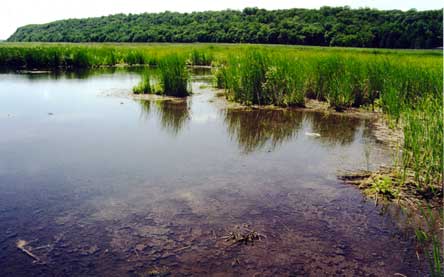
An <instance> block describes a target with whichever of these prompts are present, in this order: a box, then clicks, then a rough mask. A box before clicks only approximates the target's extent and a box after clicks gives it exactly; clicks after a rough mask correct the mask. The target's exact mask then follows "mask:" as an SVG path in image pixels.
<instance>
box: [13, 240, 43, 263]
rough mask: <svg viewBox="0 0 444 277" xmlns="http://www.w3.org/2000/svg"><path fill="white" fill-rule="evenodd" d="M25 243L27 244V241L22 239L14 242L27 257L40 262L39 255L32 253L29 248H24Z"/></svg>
mask: <svg viewBox="0 0 444 277" xmlns="http://www.w3.org/2000/svg"><path fill="white" fill-rule="evenodd" d="M26 245H28V242H27V241H26V240H22V239H20V240H18V241H17V243H16V246H17V248H18V249H20V250H21V251H22V252H23V253H25V254H26V255H28V256H29V257H31V258H32V259H33V260H34V262H37V263H42V260H41V259H40V258H39V257H37V256H36V255H34V254H33V253H32V252H31V251H30V250H28V249H26Z"/></svg>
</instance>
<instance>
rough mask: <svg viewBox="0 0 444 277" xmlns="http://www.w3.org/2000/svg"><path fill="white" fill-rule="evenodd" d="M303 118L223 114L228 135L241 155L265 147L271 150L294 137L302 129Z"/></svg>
mask: <svg viewBox="0 0 444 277" xmlns="http://www.w3.org/2000/svg"><path fill="white" fill-rule="evenodd" d="M302 119H303V114H302V113H300V112H296V111H288V110H239V109H235V110H227V111H226V112H225V123H226V124H227V129H228V132H229V133H230V135H231V137H232V138H234V139H235V140H236V141H237V142H238V144H239V147H240V148H241V149H242V151H243V152H244V153H250V152H253V151H257V150H260V149H263V148H265V147H266V146H267V147H269V150H273V149H275V148H276V147H277V146H279V145H280V144H282V143H283V142H285V141H287V140H289V139H291V138H292V137H294V136H295V135H296V134H297V132H298V131H299V129H300V128H301V126H302Z"/></svg>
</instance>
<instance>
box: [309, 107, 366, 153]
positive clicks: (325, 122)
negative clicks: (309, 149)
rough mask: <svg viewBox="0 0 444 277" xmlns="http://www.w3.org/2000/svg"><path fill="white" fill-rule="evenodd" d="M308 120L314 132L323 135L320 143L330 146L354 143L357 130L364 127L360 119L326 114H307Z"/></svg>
mask: <svg viewBox="0 0 444 277" xmlns="http://www.w3.org/2000/svg"><path fill="white" fill-rule="evenodd" d="M306 120H307V121H308V122H309V123H310V125H311V129H312V132H314V133H318V134H320V135H321V136H320V137H319V138H318V139H319V141H320V142H322V143H324V144H329V145H335V144H338V145H347V144H350V143H352V142H353V141H354V140H355V135H356V132H357V130H358V129H359V127H360V126H362V125H361V123H362V121H361V119H359V118H354V117H349V116H338V115H332V114H324V113H307V115H306Z"/></svg>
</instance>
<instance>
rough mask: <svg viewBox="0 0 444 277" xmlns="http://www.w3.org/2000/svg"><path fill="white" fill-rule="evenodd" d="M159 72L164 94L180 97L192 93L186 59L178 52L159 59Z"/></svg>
mask: <svg viewBox="0 0 444 277" xmlns="http://www.w3.org/2000/svg"><path fill="white" fill-rule="evenodd" d="M159 73H160V86H161V88H162V94H164V95H169V96H178V97H183V96H187V95H189V94H190V92H189V91H188V71H187V69H186V64H185V59H183V58H182V57H180V56H179V55H177V54H172V55H169V56H166V57H163V58H162V59H161V60H160V61H159Z"/></svg>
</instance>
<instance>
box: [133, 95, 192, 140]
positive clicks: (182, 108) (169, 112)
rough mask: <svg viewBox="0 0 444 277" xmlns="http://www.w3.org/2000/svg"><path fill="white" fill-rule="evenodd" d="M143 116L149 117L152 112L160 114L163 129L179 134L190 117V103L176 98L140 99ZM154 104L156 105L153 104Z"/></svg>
mask: <svg viewBox="0 0 444 277" xmlns="http://www.w3.org/2000/svg"><path fill="white" fill-rule="evenodd" d="M138 103H139V104H140V111H141V117H142V118H144V119H147V118H148V117H149V115H150V114H151V112H152V111H153V107H154V108H155V109H154V111H155V112H156V113H157V114H158V116H159V119H160V125H161V126H162V128H163V129H165V130H168V131H170V132H171V133H173V134H174V135H177V134H178V133H179V131H180V130H181V129H182V128H183V126H184V125H185V123H186V122H187V121H188V119H189V109H188V103H187V102H186V101H175V100H159V101H154V102H153V101H150V100H140V101H138ZM153 104H154V106H153Z"/></svg>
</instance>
